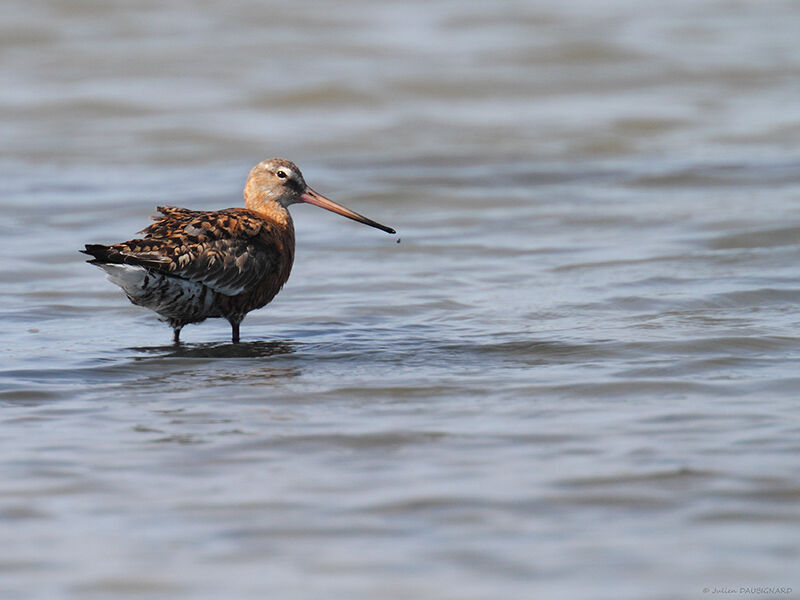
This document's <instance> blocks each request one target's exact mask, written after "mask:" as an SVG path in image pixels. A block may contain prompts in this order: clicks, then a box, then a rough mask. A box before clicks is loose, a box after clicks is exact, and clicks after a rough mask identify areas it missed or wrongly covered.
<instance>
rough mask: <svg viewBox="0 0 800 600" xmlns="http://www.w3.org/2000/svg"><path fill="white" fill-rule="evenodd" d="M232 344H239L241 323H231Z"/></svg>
mask: <svg viewBox="0 0 800 600" xmlns="http://www.w3.org/2000/svg"><path fill="white" fill-rule="evenodd" d="M231 342H232V343H234V344H238V343H239V322H238V321H236V322H234V321H231Z"/></svg>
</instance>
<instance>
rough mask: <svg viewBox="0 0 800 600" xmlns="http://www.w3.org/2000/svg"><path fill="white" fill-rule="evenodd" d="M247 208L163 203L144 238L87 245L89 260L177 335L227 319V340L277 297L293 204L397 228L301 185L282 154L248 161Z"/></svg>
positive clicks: (284, 275)
mask: <svg viewBox="0 0 800 600" xmlns="http://www.w3.org/2000/svg"><path fill="white" fill-rule="evenodd" d="M244 199H245V206H246V207H247V208H228V209H225V210H219V211H197V210H188V209H186V208H176V207H171V206H160V207H158V211H159V212H160V213H161V214H162V215H163V216H162V217H155V218H154V220H155V223H153V224H152V225H150V226H149V227H148V228H147V229H144V230H143V231H142V232H141V233H144V234H145V236H144V238H137V239H133V240H129V241H127V242H122V243H119V244H112V245H111V246H103V245H101V244H87V245H86V249H85V250H81V252H83V253H84V254H89V255H91V256H92V257H94V258H93V260H90V261H89V262H90V263H91V264H93V265H96V266H98V267H100V268H101V269H103V270H104V271H106V273H107V274H108V278H109V279H110V280H111V281H112V282H113V283H115V284H117V285H118V286H120V287H121V288H122V289H123V290H124V291H125V293H126V294H127V295H128V298H129V299H130V301H131V302H133V303H134V304H138V305H139V306H145V307H147V308H149V309H151V310H154V311H155V312H157V313H158V314H159V315H160V316H161V317H162V318H163V319H164V320H165V321H166V322H167V323H169V325H170V326H171V327H172V328H173V330H174V340H175V342H176V343H177V342H178V341H179V339H180V332H181V328H182V327H183V326H184V325H187V324H188V323H198V322H200V321H203V320H205V319H208V318H212V317H222V318H224V319H227V320H228V321H229V322H230V324H231V328H232V340H233V342H234V343H237V342H238V341H239V324H240V323H241V322H242V319H244V317H245V315H246V314H247V313H248V312H250V311H251V310H255V309H256V308H261V307H262V306H264V305H266V304H267V303H268V302H269V301H270V300H272V299H273V298H274V297H275V294H277V293H278V291H279V290H280V289H281V287H282V286H283V284H284V283H286V280H287V279H288V278H289V273H290V271H291V269H292V262H293V260H294V226H293V225H292V217H291V216H290V215H289V211H288V210H287V209H288V207H289V205H290V204H295V203H298V202H307V203H309V204H314V205H316V206H319V207H322V208H325V209H327V210H330V211H332V212H335V213H338V214H340V215H343V216H345V217H348V218H350V219H353V220H354V221H358V222H360V223H364V224H366V225H370V226H372V227H377V228H378V229H382V230H383V231H386V232H388V233H394V232H395V231H394V229H391V228H390V227H386V226H385V225H381V224H380V223H376V222H375V221H372V220H370V219H367V218H366V217H363V216H361V215H359V214H358V213H355V212H353V211H352V210H349V209H347V208H345V207H344V206H341V205H339V204H336V203H335V202H333V201H332V200H329V199H327V198H325V197H324V196H322V195H320V194H318V193H317V192H315V191H314V190H312V189H311V188H310V187H308V186H307V185H306V182H305V180H304V179H303V175H302V173H300V169H298V168H297V166H295V164H294V163H292V162H289V161H288V160H283V159H281V158H273V159H269V160H265V161H264V162H261V163H259V164H257V165H256V166H255V167H253V170H252V171H250V176H249V177H248V178H247V184H246V185H245V188H244Z"/></svg>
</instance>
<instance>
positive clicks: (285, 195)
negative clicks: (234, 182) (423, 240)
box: [245, 158, 395, 233]
mask: <svg viewBox="0 0 800 600" xmlns="http://www.w3.org/2000/svg"><path fill="white" fill-rule="evenodd" d="M245 201H246V203H247V207H248V208H250V209H251V210H259V205H263V204H264V203H275V204H279V205H280V206H282V207H283V208H287V207H288V206H290V205H291V204H297V203H298V202H306V203H308V204H313V205H314V206H319V207H320V208H324V209H326V210H329V211H331V212H335V213H337V214H340V215H342V216H344V217H347V218H348V219H353V220H354V221H358V222H359V223H364V224H365V225H369V226H370V227H375V228H377V229H381V230H383V231H386V232H387V233H395V230H394V229H392V228H391V227H386V226H385V225H381V224H380V223H376V222H375V221H373V220H372V219H368V218H366V217H364V216H362V215H360V214H358V213H357V212H354V211H352V210H350V209H349V208H345V207H344V206H342V205H341V204H337V203H336V202H334V201H333V200H330V199H328V198H326V197H325V196H323V195H322V194H319V193H317V192H315V191H314V190H312V189H311V188H310V187H308V185H307V184H306V180H305V179H303V174H302V173H301V172H300V169H299V168H297V165H296V164H294V163H293V162H291V161H289V160H286V159H283V158H269V159H267V160H265V161H262V162H260V163H258V164H257V165H256V166H255V167H253V169H252V170H251V171H250V175H249V176H248V178H247V185H246V186H245Z"/></svg>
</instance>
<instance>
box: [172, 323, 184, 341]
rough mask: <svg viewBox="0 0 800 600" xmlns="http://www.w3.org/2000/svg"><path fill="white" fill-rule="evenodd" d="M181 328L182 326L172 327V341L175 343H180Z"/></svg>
mask: <svg viewBox="0 0 800 600" xmlns="http://www.w3.org/2000/svg"><path fill="white" fill-rule="evenodd" d="M181 329H182V327H173V328H172V342H173V343H175V344H180V343H181Z"/></svg>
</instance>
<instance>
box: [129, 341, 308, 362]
mask: <svg viewBox="0 0 800 600" xmlns="http://www.w3.org/2000/svg"><path fill="white" fill-rule="evenodd" d="M130 350H133V351H134V352H137V353H141V354H143V355H145V356H137V357H135V359H144V358H148V359H149V358H153V357H156V356H157V357H161V358H268V357H272V356H281V355H284V354H292V353H294V352H296V351H297V344H295V343H293V342H285V341H266V340H256V341H252V342H240V343H238V344H231V343H218V342H209V343H202V344H184V343H178V344H171V345H169V346H139V347H134V348H130Z"/></svg>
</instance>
